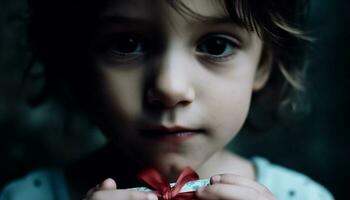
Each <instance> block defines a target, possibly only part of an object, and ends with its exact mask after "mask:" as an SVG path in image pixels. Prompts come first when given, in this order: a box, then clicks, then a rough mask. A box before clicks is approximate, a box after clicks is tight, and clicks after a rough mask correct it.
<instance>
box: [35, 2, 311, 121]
mask: <svg viewBox="0 0 350 200" xmlns="http://www.w3.org/2000/svg"><path fill="white" fill-rule="evenodd" d="M167 2H168V3H169V5H170V6H172V7H173V8H174V9H175V10H177V11H178V12H180V13H181V14H184V15H189V16H192V17H196V18H198V19H200V18H202V17H204V16H200V15H198V14H197V13H195V12H193V11H191V10H190V9H189V8H188V7H186V5H185V4H184V3H183V2H182V1H181V0H167ZM219 2H220V3H221V4H222V6H223V7H224V8H225V10H226V11H227V14H228V15H229V16H230V17H231V18H232V20H233V21H235V22H236V23H237V24H238V25H240V26H242V27H244V28H246V29H248V30H251V31H256V32H257V33H258V35H259V36H260V37H261V38H262V40H263V41H264V43H265V44H267V45H268V46H269V47H270V48H271V50H272V52H273V59H274V60H273V66H272V73H271V76H270V78H269V81H268V83H267V86H266V87H264V88H263V89H262V90H261V91H259V92H257V93H254V95H253V104H259V105H261V106H260V107H261V108H262V109H263V110H265V111H267V112H268V113H271V114H272V115H271V116H275V118H276V119H288V118H290V117H291V116H300V115H299V114H300V113H306V112H307V111H308V108H309V106H308V105H309V104H307V103H306V100H307V98H305V95H306V84H305V72H306V67H307V57H306V56H307V52H308V48H307V47H308V46H309V43H310V41H311V40H310V38H309V37H307V36H306V34H305V31H304V27H305V21H306V20H305V19H306V16H307V13H308V8H309V1H308V0H265V1H261V0H223V1H219ZM107 3H108V0H100V1H95V0H52V1H45V0H29V7H30V23H29V41H30V45H31V48H32V50H33V53H34V55H35V57H34V60H35V61H40V62H42V63H43V65H44V66H45V77H46V85H45V90H44V93H43V94H42V95H41V96H39V97H38V98H36V99H34V100H33V101H32V104H33V105H35V104H38V103H40V102H42V100H43V99H44V98H45V97H46V96H50V95H54V96H56V97H59V98H63V99H64V98H66V97H67V96H71V94H70V93H69V94H67V92H66V90H67V88H70V89H73V91H74V93H75V94H78V95H76V96H78V97H79V96H85V97H86V95H87V94H88V93H89V91H88V90H90V89H89V88H91V87H94V85H89V86H88V87H87V84H91V81H89V80H90V79H91V78H92V79H93V74H92V72H91V70H88V68H89V67H90V66H89V63H86V59H83V58H84V56H86V54H85V53H86V52H84V50H86V49H87V44H86V41H89V39H90V38H91V36H92V32H91V27H93V26H94V25H96V24H97V15H98V14H99V13H100V11H101V10H102V9H103V8H104V7H105V6H106V4H107ZM82 68H83V69H84V70H81V69H82ZM77 77H78V79H77ZM67 86H69V87H67ZM85 99H86V98H85ZM90 103H91V102H90ZM253 108H256V106H253ZM251 112H254V109H253V110H252V109H251ZM291 114H296V115H291Z"/></svg>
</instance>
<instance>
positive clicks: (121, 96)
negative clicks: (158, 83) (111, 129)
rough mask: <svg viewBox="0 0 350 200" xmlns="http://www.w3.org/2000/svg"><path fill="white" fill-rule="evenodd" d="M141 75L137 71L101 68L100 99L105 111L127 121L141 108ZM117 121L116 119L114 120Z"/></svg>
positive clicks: (133, 117)
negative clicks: (103, 103)
mask: <svg viewBox="0 0 350 200" xmlns="http://www.w3.org/2000/svg"><path fill="white" fill-rule="evenodd" d="M141 90H142V75H141V73H139V71H133V72H130V71H116V70H114V69H110V68H108V69H103V70H102V78H101V91H102V95H101V101H104V102H105V105H107V106H106V108H105V112H108V113H110V114H111V116H114V117H115V118H116V119H120V120H122V121H123V123H125V122H129V121H130V120H131V119H135V117H136V116H137V115H138V113H139V112H140V110H141V99H142V96H141V95H142V91H141ZM116 122H117V121H116Z"/></svg>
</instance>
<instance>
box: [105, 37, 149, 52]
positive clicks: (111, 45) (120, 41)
mask: <svg viewBox="0 0 350 200" xmlns="http://www.w3.org/2000/svg"><path fill="white" fill-rule="evenodd" d="M108 41H109V42H108V44H107V48H108V50H109V51H110V53H112V54H113V55H117V56H128V55H138V54H143V53H145V44H144V42H143V41H142V39H140V38H138V37H136V36H134V35H131V34H118V35H115V36H113V37H112V38H110V39H109V40H108Z"/></svg>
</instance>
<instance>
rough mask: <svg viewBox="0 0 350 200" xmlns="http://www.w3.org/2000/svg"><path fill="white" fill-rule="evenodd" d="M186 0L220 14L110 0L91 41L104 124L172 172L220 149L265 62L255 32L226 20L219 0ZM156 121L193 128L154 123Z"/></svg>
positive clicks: (240, 119) (240, 118)
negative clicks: (201, 17) (182, 11)
mask: <svg viewBox="0 0 350 200" xmlns="http://www.w3.org/2000/svg"><path fill="white" fill-rule="evenodd" d="M184 2H185V4H186V5H187V6H188V7H189V8H191V9H192V10H193V11H195V12H196V13H198V14H201V15H204V16H209V17H218V18H220V19H222V20H215V21H200V20H196V19H194V18H192V17H190V16H187V15H183V16H181V14H180V13H178V12H176V11H175V10H174V9H173V8H171V7H170V6H169V4H167V3H166V1H164V0H148V1H139V0H115V1H111V3H110V4H109V5H108V6H107V8H106V9H105V10H104V12H103V13H102V14H101V20H102V21H101V26H100V28H99V29H98V30H97V33H96V38H95V40H94V42H93V46H94V47H95V48H94V49H97V50H95V51H93V59H94V63H95V66H96V68H97V70H98V72H99V73H100V78H99V82H98V83H97V84H99V87H100V91H98V93H99V95H100V96H99V98H100V100H101V102H102V103H103V105H104V106H102V107H101V108H99V109H100V110H102V111H103V112H104V113H105V115H104V116H100V118H99V121H100V122H101V121H102V123H100V126H101V129H102V130H103V131H104V132H105V134H106V135H107V136H108V137H109V139H111V140H112V141H114V142H115V143H117V144H118V145H119V146H120V147H122V148H123V149H126V150H127V152H128V153H130V155H133V156H136V155H137V156H138V159H139V160H144V161H146V162H147V163H148V164H153V165H155V166H156V167H158V168H159V169H160V170H162V171H163V173H169V174H170V172H172V171H173V170H175V171H177V170H180V169H182V168H183V167H185V166H192V167H193V168H195V169H199V168H200V167H201V166H202V167H203V166H204V165H205V164H207V163H206V162H205V161H206V160H208V159H209V158H210V157H211V156H213V155H215V153H216V152H219V151H220V150H221V149H223V147H224V146H225V145H226V144H227V143H228V142H229V141H230V140H231V139H232V138H233V137H234V136H235V135H236V134H237V132H238V131H239V130H240V128H241V127H242V125H243V123H244V121H245V119H246V116H247V112H248V109H249V104H250V99H251V95H252V91H254V90H255V89H258V88H260V87H261V86H262V85H263V82H264V80H262V79H264V78H262V77H264V76H262V75H261V74H260V75H259V76H257V75H256V74H257V69H258V68H259V69H260V67H263V66H260V64H261V63H260V56H261V53H262V46H263V45H262V41H261V40H260V38H259V37H258V36H257V34H256V33H255V32H249V31H247V30H245V29H243V28H240V27H238V26H235V25H233V24H232V22H228V20H227V17H228V16H227V15H226V13H225V11H224V10H223V8H222V7H221V6H220V4H219V3H218V1H217V0H215V1H214V0H191V1H184ZM256 77H257V78H256ZM160 126H162V127H163V128H164V127H168V128H169V127H170V128H171V127H175V126H180V127H186V128H188V129H193V130H194V131H192V132H191V131H190V132H188V131H187V132H186V131H183V132H185V133H184V134H175V133H166V132H167V131H166V130H165V131H156V130H154V129H158V128H159V127H160ZM145 129H147V130H148V131H144V130H145ZM151 135H152V136H151ZM203 164H204V165H203Z"/></svg>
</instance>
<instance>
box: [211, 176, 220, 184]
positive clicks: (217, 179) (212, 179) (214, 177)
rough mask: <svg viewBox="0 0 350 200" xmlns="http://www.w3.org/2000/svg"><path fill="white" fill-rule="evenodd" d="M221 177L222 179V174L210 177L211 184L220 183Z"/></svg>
mask: <svg viewBox="0 0 350 200" xmlns="http://www.w3.org/2000/svg"><path fill="white" fill-rule="evenodd" d="M220 179H221V176H220V175H215V176H212V177H211V179H210V183H211V184H213V183H219V182H220Z"/></svg>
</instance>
